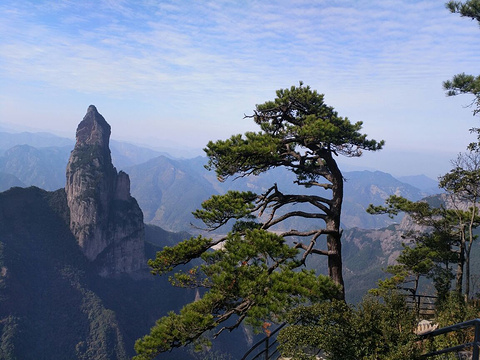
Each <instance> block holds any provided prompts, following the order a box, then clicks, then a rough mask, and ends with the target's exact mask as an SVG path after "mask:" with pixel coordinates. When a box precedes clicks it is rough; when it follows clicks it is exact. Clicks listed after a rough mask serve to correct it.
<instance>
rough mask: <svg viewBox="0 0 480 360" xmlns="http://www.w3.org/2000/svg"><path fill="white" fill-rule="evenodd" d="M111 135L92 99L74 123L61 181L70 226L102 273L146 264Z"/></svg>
mask: <svg viewBox="0 0 480 360" xmlns="http://www.w3.org/2000/svg"><path fill="white" fill-rule="evenodd" d="M109 140H110V125H109V124H108V123H107V122H106V121H105V119H104V118H103V116H102V115H100V114H99V113H98V111H97V109H96V108H95V106H93V105H90V107H89V108H88V111H87V114H86V115H85V117H84V118H83V120H82V122H81V123H80V124H79V125H78V128H77V133H76V144H75V148H74V149H73V151H72V153H71V155H70V160H69V161H68V165H67V182H66V186H65V192H66V194H67V203H68V207H69V209H70V229H71V231H72V233H73V235H74V236H75V238H76V239H77V242H78V244H79V246H80V248H81V249H82V251H83V253H84V254H85V256H86V257H87V258H88V259H89V260H90V261H95V262H97V263H98V264H99V266H100V273H101V275H104V276H110V275H115V274H119V273H132V272H135V271H137V270H139V269H141V268H143V267H144V266H145V257H144V225H143V214H142V211H141V210H140V207H139V206H138V204H137V201H136V200H135V199H134V198H133V197H132V196H131V195H130V179H129V177H128V175H127V174H126V173H124V172H122V171H120V173H117V170H116V169H115V168H114V166H113V164H112V159H111V155H110V148H109Z"/></svg>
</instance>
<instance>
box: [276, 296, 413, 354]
mask: <svg viewBox="0 0 480 360" xmlns="http://www.w3.org/2000/svg"><path fill="white" fill-rule="evenodd" d="M382 296H383V297H373V296H368V297H366V298H365V299H364V300H363V301H362V303H360V304H359V305H358V306H357V307H356V308H355V307H353V306H349V305H347V304H345V303H344V302H341V301H337V300H333V301H331V302H322V303H317V304H313V305H311V306H303V307H299V308H297V309H295V310H293V311H292V312H291V314H290V319H289V320H290V323H292V324H294V325H290V326H288V327H286V328H284V329H282V330H281V332H280V334H279V336H278V340H279V342H280V343H281V346H280V349H281V352H282V354H283V356H287V357H290V356H291V357H292V359H295V360H307V359H315V354H316V353H317V352H318V351H319V350H323V351H324V353H325V354H324V355H322V356H324V357H326V358H327V359H344V360H349V359H352V360H359V359H417V358H418V351H419V349H418V348H417V347H416V346H415V341H416V336H415V335H414V334H413V332H412V329H413V327H414V324H415V316H414V314H413V312H412V311H410V310H408V309H407V307H406V305H405V300H404V298H403V297H401V296H399V295H397V294H396V293H395V292H383V294H382Z"/></svg>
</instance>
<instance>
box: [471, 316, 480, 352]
mask: <svg viewBox="0 0 480 360" xmlns="http://www.w3.org/2000/svg"><path fill="white" fill-rule="evenodd" d="M479 341H480V324H479V322H478V321H476V322H475V335H474V337H473V354H472V360H479V358H478V342H479Z"/></svg>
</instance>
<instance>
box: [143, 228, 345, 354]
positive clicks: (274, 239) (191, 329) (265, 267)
mask: <svg viewBox="0 0 480 360" xmlns="http://www.w3.org/2000/svg"><path fill="white" fill-rule="evenodd" d="M164 251H165V250H163V251H161V252H159V254H162V253H163V252H164ZM169 251H170V250H167V252H169ZM297 254H298V250H296V249H293V248H291V247H290V246H288V245H287V244H285V240H284V239H283V238H282V237H280V236H278V235H276V234H274V233H270V232H267V231H265V230H260V229H253V230H247V231H245V234H244V235H240V234H238V233H230V234H229V236H228V238H227V239H226V240H225V242H224V244H223V246H222V248H221V249H219V250H216V251H211V252H205V253H203V255H202V258H203V260H204V263H203V265H202V266H201V267H200V269H198V268H193V269H191V270H190V271H188V272H185V273H181V274H180V275H179V274H177V276H176V277H175V278H174V279H173V280H174V281H175V283H176V284H180V285H182V286H187V285H191V284H195V285H196V286H205V287H208V289H209V291H208V292H206V293H205V294H204V296H203V297H202V298H201V299H199V300H197V301H195V302H193V303H190V304H187V305H186V306H184V307H183V308H182V310H181V311H180V313H179V314H176V313H174V312H171V313H169V315H168V316H166V317H163V318H161V319H160V320H158V321H157V324H156V326H155V327H154V328H152V331H151V334H150V335H147V336H145V337H144V338H143V339H141V340H139V341H138V342H137V343H136V345H135V349H136V351H137V352H138V353H139V355H138V356H137V357H136V358H138V359H150V358H153V357H154V356H156V355H157V354H158V353H160V352H164V351H168V350H171V349H172V348H175V347H180V346H184V345H186V344H189V343H191V342H194V341H196V342H199V343H200V344H203V341H204V340H205V339H203V338H201V335H202V334H203V333H205V332H206V331H208V330H211V329H214V328H217V327H218V326H219V325H220V324H221V323H223V322H225V321H227V320H229V319H230V320H232V319H233V320H234V321H233V324H232V325H229V326H225V327H223V328H221V329H220V330H218V332H217V335H218V334H219V333H221V332H222V331H223V330H226V329H229V330H231V329H233V328H235V327H237V326H238V325H239V324H240V322H241V321H242V320H244V319H245V320H246V321H247V323H250V324H252V325H254V326H256V327H257V328H258V327H260V326H261V325H262V324H263V321H264V320H265V319H270V318H272V317H273V318H275V319H277V320H278V321H280V320H281V319H282V318H283V316H284V313H285V311H286V310H288V309H290V308H292V307H294V306H296V305H298V304H300V303H303V302H305V301H312V302H314V301H319V300H324V299H325V298H329V297H332V296H335V295H336V293H337V292H338V289H337V288H336V287H335V285H334V284H333V283H332V282H331V281H330V280H329V279H328V278H327V277H325V276H316V275H315V273H314V271H308V270H302V271H294V268H296V267H297V266H298V261H297V260H296V255H297ZM158 259H162V255H159V256H157V260H158ZM152 265H153V266H155V264H154V263H152ZM159 266H160V268H161V269H162V270H163V264H162V263H160V265H159Z"/></svg>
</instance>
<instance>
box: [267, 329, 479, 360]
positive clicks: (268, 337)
mask: <svg viewBox="0 0 480 360" xmlns="http://www.w3.org/2000/svg"><path fill="white" fill-rule="evenodd" d="M475 329H476V328H475ZM269 339H270V336H268V335H267V339H266V341H265V344H266V348H265V360H268V346H269V341H268V340H269ZM477 360H478V359H477Z"/></svg>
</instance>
